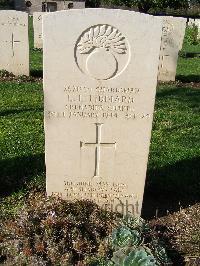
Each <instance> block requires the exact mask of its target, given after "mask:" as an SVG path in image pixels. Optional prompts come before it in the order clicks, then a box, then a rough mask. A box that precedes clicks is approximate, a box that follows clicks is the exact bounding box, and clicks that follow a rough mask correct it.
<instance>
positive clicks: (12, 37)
mask: <svg viewBox="0 0 200 266" xmlns="http://www.w3.org/2000/svg"><path fill="white" fill-rule="evenodd" d="M4 42H5V43H10V44H11V49H12V57H14V55H15V43H20V41H15V39H14V33H12V35H11V40H9V41H4Z"/></svg>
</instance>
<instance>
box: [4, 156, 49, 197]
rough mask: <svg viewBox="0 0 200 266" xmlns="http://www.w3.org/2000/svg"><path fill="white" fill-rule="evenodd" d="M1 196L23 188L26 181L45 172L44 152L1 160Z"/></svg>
mask: <svg viewBox="0 0 200 266" xmlns="http://www.w3.org/2000/svg"><path fill="white" fill-rule="evenodd" d="M0 169H1V173H0V184H1V185H0V197H3V196H8V195H10V194H11V193H13V192H16V191H18V190H19V189H20V188H23V187H24V185H25V183H26V182H29V181H31V179H32V178H33V177H35V176H37V175H40V174H42V173H44V171H45V163H44V154H38V155H30V156H29V157H20V158H19V157H17V158H13V159H8V160H2V161H0Z"/></svg>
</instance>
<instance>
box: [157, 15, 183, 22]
mask: <svg viewBox="0 0 200 266" xmlns="http://www.w3.org/2000/svg"><path fill="white" fill-rule="evenodd" d="M159 17H160V18H162V19H176V20H177V21H181V20H182V21H184V22H186V21H187V19H186V18H183V17H173V16H159Z"/></svg>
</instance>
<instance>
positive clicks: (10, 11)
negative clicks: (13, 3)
mask: <svg viewBox="0 0 200 266" xmlns="http://www.w3.org/2000/svg"><path fill="white" fill-rule="evenodd" d="M0 13H1V14H3V13H5V14H8V13H10V14H19V15H20V14H21V15H26V16H28V13H27V12H24V11H17V10H0Z"/></svg>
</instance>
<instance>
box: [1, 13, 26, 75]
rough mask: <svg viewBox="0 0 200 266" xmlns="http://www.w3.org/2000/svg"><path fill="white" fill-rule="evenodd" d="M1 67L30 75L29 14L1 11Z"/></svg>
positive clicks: (15, 72) (17, 73) (19, 73)
mask: <svg viewBox="0 0 200 266" xmlns="http://www.w3.org/2000/svg"><path fill="white" fill-rule="evenodd" d="M0 69H1V70H7V71H9V72H12V73H13V74H15V75H27V76H28V75H29V40H28V14H27V13H25V12H20V11H14V10H3V11H0Z"/></svg>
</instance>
